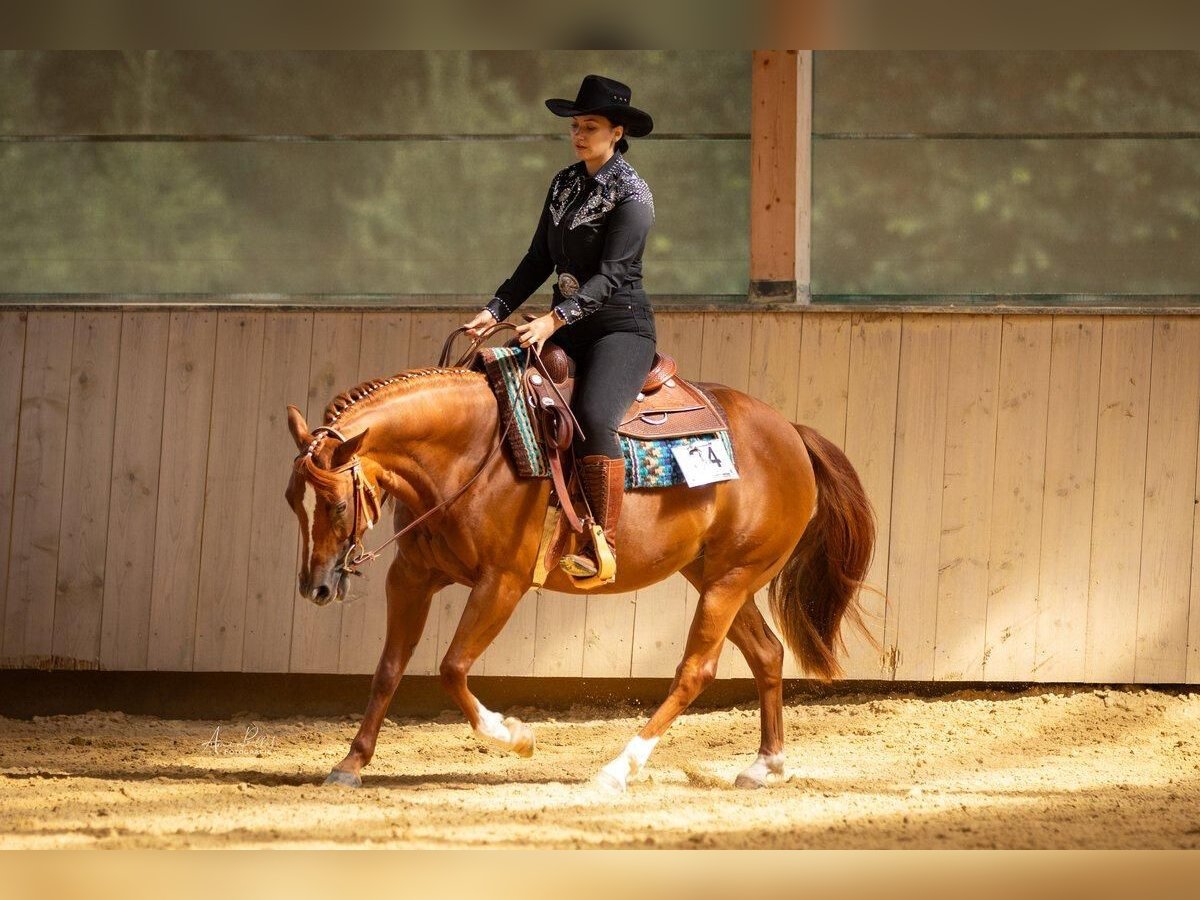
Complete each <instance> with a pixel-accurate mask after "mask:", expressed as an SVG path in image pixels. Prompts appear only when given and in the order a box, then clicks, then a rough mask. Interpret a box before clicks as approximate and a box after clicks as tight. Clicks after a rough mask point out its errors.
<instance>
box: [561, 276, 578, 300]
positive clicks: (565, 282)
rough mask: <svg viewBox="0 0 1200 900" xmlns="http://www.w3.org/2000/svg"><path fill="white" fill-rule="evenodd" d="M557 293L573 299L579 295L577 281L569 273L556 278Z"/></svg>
mask: <svg viewBox="0 0 1200 900" xmlns="http://www.w3.org/2000/svg"><path fill="white" fill-rule="evenodd" d="M558 292H559V293H560V294H562V295H563V296H564V297H574V296H575V295H576V294H578V293H579V279H578V278H576V277H575V276H574V275H572V274H571V273H570V272H563V273H562V274H560V275H559V276H558Z"/></svg>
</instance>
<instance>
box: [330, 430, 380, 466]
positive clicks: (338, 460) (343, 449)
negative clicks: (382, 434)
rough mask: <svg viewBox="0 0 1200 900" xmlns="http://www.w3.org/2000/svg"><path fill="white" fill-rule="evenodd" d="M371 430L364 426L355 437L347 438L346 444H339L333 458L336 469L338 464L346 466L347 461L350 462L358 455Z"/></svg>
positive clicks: (332, 463)
mask: <svg viewBox="0 0 1200 900" xmlns="http://www.w3.org/2000/svg"><path fill="white" fill-rule="evenodd" d="M370 431H371V429H370V428H364V429H363V430H362V431H360V432H359V433H358V434H356V435H355V436H354V437H352V438H346V442H345V443H344V444H338V445H337V447H336V448H334V451H333V459H332V460H331V465H332V467H333V468H335V469H336V468H337V467H338V466H344V465H345V464H346V463H348V462H350V460H351V459H353V458H354V457H355V455H357V453H358V450H359V448H360V447H362V444H363V441H364V440H365V439H366V437H367V435H368V434H369V433H370Z"/></svg>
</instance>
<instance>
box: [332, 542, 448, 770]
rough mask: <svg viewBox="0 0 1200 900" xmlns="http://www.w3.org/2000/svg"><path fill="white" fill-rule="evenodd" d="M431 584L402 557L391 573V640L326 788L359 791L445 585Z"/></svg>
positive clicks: (389, 580)
mask: <svg viewBox="0 0 1200 900" xmlns="http://www.w3.org/2000/svg"><path fill="white" fill-rule="evenodd" d="M443 584H444V582H442V583H439V582H435V581H432V580H431V577H430V576H429V574H428V573H424V574H422V573H419V572H418V571H417V570H416V569H415V568H414V567H413V566H412V563H411V562H402V561H401V559H400V557H397V558H396V559H395V561H394V562H393V563H392V565H391V567H390V568H389V569H388V573H387V638H386V639H385V640H384V644H383V653H382V654H381V655H380V657H379V665H377V666H376V667H375V677H374V678H372V679H371V696H370V699H368V700H367V711H366V714H365V715H364V716H363V720H362V724H361V725H359V727H358V734H356V735H355V736H354V740H353V742H351V744H350V752H349V753H347V754H346V758H345V759H343V760H342V761H341V762H340V763H338V764H337V765H336V766H334V767H333V771H332V772H330V773H329V777H328V778H326V779H325V783H326V784H333V785H342V786H345V787H360V786H361V785H362V777H361V775H360V774H359V773H360V772H361V771H362V768H363V766H365V765H366V764H367V763H369V762H370V761H371V757H372V756H374V755H375V741H376V740H377V739H378V738H379V729H380V726H382V725H383V717H384V716H385V715H387V710H388V706H390V705H391V702H392V697H393V696H394V695H395V693H396V686H397V685H398V684H399V683H400V676H401V675H403V674H404V669H405V667H407V666H408V661H409V660H410V659H411V658H412V655H413V650H414V649H416V646H417V642H418V641H419V640H420V639H421V632H422V631H424V630H425V619H426V617H427V616H428V615H429V601H430V600H431V599H433V592H434V591H435V590H436V589H437V588H439V587H441V586H442V585H443Z"/></svg>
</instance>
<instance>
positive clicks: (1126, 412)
mask: <svg viewBox="0 0 1200 900" xmlns="http://www.w3.org/2000/svg"><path fill="white" fill-rule="evenodd" d="M1153 342H1154V319H1153V318H1152V317H1150V316H1136V317H1134V316H1106V317H1105V318H1104V340H1103V344H1104V348H1103V354H1102V357H1101V360H1100V395H1099V398H1098V406H1099V414H1098V417H1097V418H1098V421H1097V425H1096V487H1095V498H1094V501H1093V505H1092V510H1093V511H1092V551H1091V564H1090V579H1089V595H1088V619H1087V642H1086V650H1085V653H1084V665H1083V680H1085V681H1094V682H1103V681H1111V682H1131V681H1133V666H1134V655H1135V652H1136V649H1137V629H1136V628H1134V627H1131V624H1132V623H1135V622H1136V621H1137V600H1138V570H1139V566H1140V564H1141V559H1142V503H1143V499H1142V498H1143V491H1144V490H1145V486H1146V434H1147V428H1148V426H1149V418H1150V364H1151V363H1150V360H1151V347H1152V345H1153Z"/></svg>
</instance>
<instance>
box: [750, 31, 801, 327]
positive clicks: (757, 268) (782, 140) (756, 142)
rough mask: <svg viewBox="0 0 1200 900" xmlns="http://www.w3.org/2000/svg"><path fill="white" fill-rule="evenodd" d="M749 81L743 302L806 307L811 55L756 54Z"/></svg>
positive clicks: (776, 52) (783, 52) (797, 52)
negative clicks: (747, 250) (747, 286)
mask: <svg viewBox="0 0 1200 900" xmlns="http://www.w3.org/2000/svg"><path fill="white" fill-rule="evenodd" d="M752 67H753V72H752V75H751V82H750V98H751V113H750V298H751V299H752V300H762V301H772V300H773V301H780V300H793V301H797V302H800V303H808V302H809V299H810V296H811V281H812V267H811V256H812V215H811V206H812V51H811V50H755V51H754V58H753V63H752Z"/></svg>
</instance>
